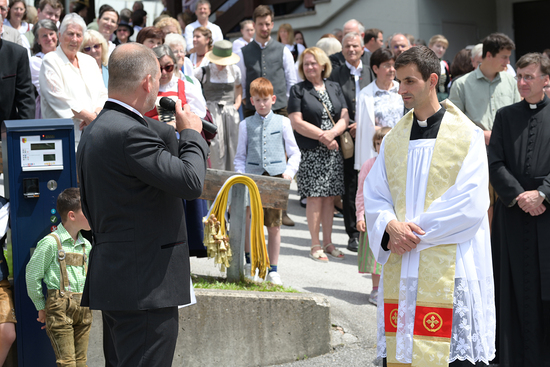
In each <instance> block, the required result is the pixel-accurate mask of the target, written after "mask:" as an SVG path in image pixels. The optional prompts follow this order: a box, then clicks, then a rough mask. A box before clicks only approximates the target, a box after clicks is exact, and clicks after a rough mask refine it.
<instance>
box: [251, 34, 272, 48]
mask: <svg viewBox="0 0 550 367" xmlns="http://www.w3.org/2000/svg"><path fill="white" fill-rule="evenodd" d="M269 41H271V36H269V39H268V40H267V42H266V43H264V44H261V43H260V42H258V41H256V38H254V42H256V43H257V44H258V45H260V48H266V46H267V44H268V43H269Z"/></svg>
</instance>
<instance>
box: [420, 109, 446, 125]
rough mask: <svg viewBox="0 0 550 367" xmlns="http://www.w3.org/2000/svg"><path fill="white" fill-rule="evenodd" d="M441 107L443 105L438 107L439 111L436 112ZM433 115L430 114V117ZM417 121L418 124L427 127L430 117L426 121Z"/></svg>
mask: <svg viewBox="0 0 550 367" xmlns="http://www.w3.org/2000/svg"><path fill="white" fill-rule="evenodd" d="M440 109H441V105H439V108H438V109H437V111H435V113H438V112H439V110H440ZM435 113H434V115H435ZM432 116H433V115H432ZM432 116H430V117H432ZM428 118H429V117H428ZM416 121H417V122H418V126H420V127H427V126H428V119H426V120H424V121H420V120H418V119H417V120H416Z"/></svg>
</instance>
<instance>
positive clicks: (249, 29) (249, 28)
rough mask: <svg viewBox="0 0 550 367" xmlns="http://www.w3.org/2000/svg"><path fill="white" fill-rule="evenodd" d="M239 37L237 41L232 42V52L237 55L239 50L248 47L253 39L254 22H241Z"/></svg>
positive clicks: (248, 20)
mask: <svg viewBox="0 0 550 367" xmlns="http://www.w3.org/2000/svg"><path fill="white" fill-rule="evenodd" d="M240 25H241V35H242V37H240V38H239V39H236V40H235V41H233V52H234V53H237V51H239V50H240V49H241V48H243V47H244V46H246V45H248V44H249V43H250V41H252V38H253V37H254V22H253V21H251V20H250V19H247V20H243V21H242V22H241V23H240Z"/></svg>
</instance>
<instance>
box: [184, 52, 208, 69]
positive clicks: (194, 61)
mask: <svg viewBox="0 0 550 367" xmlns="http://www.w3.org/2000/svg"><path fill="white" fill-rule="evenodd" d="M189 60H191V64H192V65H193V69H198V68H202V67H203V66H206V65H208V64H210V61H209V60H208V59H207V58H206V57H203V58H202V61H201V63H200V64H199V65H197V53H196V52H195V53H192V54H191V55H189Z"/></svg>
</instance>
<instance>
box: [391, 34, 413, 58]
mask: <svg viewBox="0 0 550 367" xmlns="http://www.w3.org/2000/svg"><path fill="white" fill-rule="evenodd" d="M409 48H411V43H410V42H409V39H408V38H407V37H406V36H405V35H404V34H403V33H396V34H394V35H393V36H392V38H391V41H390V50H391V51H392V52H393V54H394V55H395V57H397V56H399V55H401V53H403V51H407V50H408V49H409Z"/></svg>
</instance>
